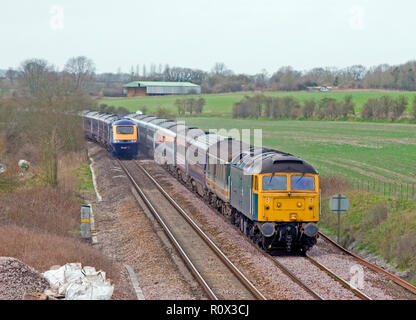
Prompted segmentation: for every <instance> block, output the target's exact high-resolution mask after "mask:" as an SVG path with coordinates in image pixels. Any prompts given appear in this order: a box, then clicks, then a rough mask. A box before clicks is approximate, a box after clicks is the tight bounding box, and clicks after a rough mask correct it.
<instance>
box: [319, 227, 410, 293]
mask: <svg viewBox="0 0 416 320" xmlns="http://www.w3.org/2000/svg"><path fill="white" fill-rule="evenodd" d="M319 236H320V237H322V239H324V240H325V241H327V242H328V243H330V244H332V245H333V246H335V247H336V248H338V249H339V250H341V251H342V252H344V253H345V254H347V255H349V256H351V257H353V258H354V259H356V260H357V261H359V262H360V263H362V264H363V265H365V266H366V267H368V268H370V269H372V270H373V271H376V272H378V273H381V274H384V275H386V276H387V277H388V278H389V279H390V280H392V281H394V282H395V283H396V284H398V285H399V286H401V287H402V288H404V289H406V290H408V291H410V292H411V293H413V294H416V287H415V286H413V285H412V284H410V283H408V282H407V281H405V280H403V279H402V278H400V277H398V276H396V275H394V274H392V273H390V272H388V271H387V270H384V269H383V268H380V267H379V266H376V265H375V264H373V263H371V262H369V261H367V260H365V259H363V258H361V257H360V256H358V255H356V254H354V253H352V252H350V251H348V250H347V249H345V248H344V247H342V246H340V245H339V244H338V243H336V242H335V241H333V240H332V239H330V238H329V237H328V236H326V235H324V234H323V233H321V232H319Z"/></svg>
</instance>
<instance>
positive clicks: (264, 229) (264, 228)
mask: <svg viewBox="0 0 416 320" xmlns="http://www.w3.org/2000/svg"><path fill="white" fill-rule="evenodd" d="M260 231H261V233H262V234H263V236H265V237H266V238H269V237H271V236H273V235H274V233H275V229H274V224H273V223H270V222H266V223H263V224H262V225H261V227H260Z"/></svg>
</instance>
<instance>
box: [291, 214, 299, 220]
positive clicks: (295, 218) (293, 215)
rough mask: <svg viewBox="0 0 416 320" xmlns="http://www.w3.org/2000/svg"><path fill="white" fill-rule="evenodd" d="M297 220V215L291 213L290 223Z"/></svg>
mask: <svg viewBox="0 0 416 320" xmlns="http://www.w3.org/2000/svg"><path fill="white" fill-rule="evenodd" d="M297 219H298V215H297V214H296V213H291V214H290V220H291V221H296V220H297Z"/></svg>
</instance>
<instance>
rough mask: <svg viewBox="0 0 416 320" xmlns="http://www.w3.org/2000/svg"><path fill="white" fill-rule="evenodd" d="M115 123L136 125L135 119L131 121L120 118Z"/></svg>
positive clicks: (118, 124)
mask: <svg viewBox="0 0 416 320" xmlns="http://www.w3.org/2000/svg"><path fill="white" fill-rule="evenodd" d="M113 125H116V126H131V125H135V123H134V122H133V121H131V120H130V119H120V120H118V121H116V122H114V123H113Z"/></svg>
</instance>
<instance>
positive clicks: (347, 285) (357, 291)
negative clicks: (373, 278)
mask: <svg viewBox="0 0 416 320" xmlns="http://www.w3.org/2000/svg"><path fill="white" fill-rule="evenodd" d="M306 259H308V260H309V261H310V262H311V263H312V264H314V265H315V266H317V267H318V268H319V269H321V270H322V271H325V272H326V273H327V274H328V275H329V276H330V277H331V278H333V279H334V280H335V281H337V282H339V283H340V284H341V285H342V286H343V287H345V288H347V289H348V290H351V291H352V292H353V293H354V294H355V295H356V296H357V297H359V298H361V299H363V300H372V299H371V298H370V297H369V296H367V295H366V294H365V293H364V292H362V291H360V290H359V289H357V288H355V287H353V286H351V285H350V284H349V283H348V282H347V281H345V280H344V279H342V278H341V277H340V276H338V275H337V274H336V273H334V272H333V271H331V270H329V269H328V268H327V267H325V266H324V265H323V264H321V263H319V262H318V261H316V260H315V259H313V258H312V257H310V256H308V255H307V256H306Z"/></svg>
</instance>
